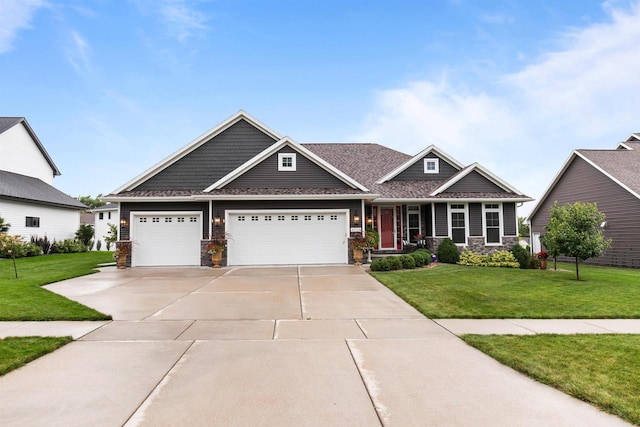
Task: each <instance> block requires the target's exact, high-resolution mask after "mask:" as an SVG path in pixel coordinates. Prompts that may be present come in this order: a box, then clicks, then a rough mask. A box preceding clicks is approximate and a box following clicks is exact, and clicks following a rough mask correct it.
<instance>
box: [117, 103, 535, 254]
mask: <svg viewBox="0 0 640 427" xmlns="http://www.w3.org/2000/svg"><path fill="white" fill-rule="evenodd" d="M104 199H105V200H108V201H112V202H115V203H117V204H118V218H119V219H120V236H119V237H120V240H121V241H122V242H123V243H124V244H128V242H131V248H132V249H131V251H132V252H131V257H130V259H129V262H130V263H131V264H132V265H133V266H151V265H210V263H211V260H210V257H209V256H208V255H207V253H206V251H205V248H206V245H207V243H208V242H209V241H210V239H211V238H212V237H216V236H221V235H224V234H225V233H227V235H229V236H230V239H229V241H228V245H227V249H226V250H225V260H224V261H223V262H225V263H226V265H256V264H346V263H348V262H350V256H351V253H350V251H349V239H351V238H353V237H354V236H355V235H357V234H360V233H363V232H364V231H365V229H366V228H367V227H372V228H374V229H375V230H377V231H378V232H379V234H380V244H379V247H378V248H376V249H377V250H379V251H386V252H402V251H406V250H407V249H408V248H414V247H415V245H416V244H418V243H420V244H423V245H426V246H427V247H428V248H430V249H432V250H435V249H436V248H437V246H438V245H439V244H440V242H441V241H442V240H443V239H445V238H447V237H449V238H452V239H453V240H454V241H455V242H456V243H457V244H458V245H460V246H469V247H472V248H473V249H474V250H476V251H482V252H490V251H493V250H496V249H502V248H510V247H511V246H512V245H514V244H515V243H516V242H517V240H518V237H517V235H518V230H517V212H516V209H517V205H518V204H520V203H522V202H525V201H529V200H531V198H530V197H528V196H526V195H523V194H522V193H521V192H520V191H518V190H516V189H515V188H513V187H512V186H511V185H509V184H508V183H506V182H505V181H503V180H501V179H500V178H498V177H497V176H495V175H494V174H492V173H491V172H489V171H488V170H487V169H485V168H484V167H482V166H481V165H479V164H477V163H474V164H472V165H468V166H464V165H462V164H460V163H459V162H458V161H456V160H454V159H453V158H452V157H450V156H449V155H447V154H445V153H444V152H443V151H441V150H440V149H438V148H436V147H435V146H430V147H428V148H426V149H425V150H423V151H422V152H421V153H419V154H417V155H416V156H413V157H412V156H409V155H407V154H404V153H401V152H398V151H396V150H392V149H390V148H387V147H384V146H382V145H378V144H299V143H297V142H295V141H293V140H292V139H290V138H289V137H283V136H281V135H279V134H278V133H276V132H275V131H273V130H271V129H269V128H268V127H266V126H265V125H263V124H261V123H260V122H259V121H257V120H255V119H254V118H252V117H251V116H249V115H248V114H246V113H245V112H242V111H240V112H239V113H237V114H235V115H234V116H232V117H230V118H229V119H227V120H225V121H224V122H223V123H221V124H220V125H218V126H216V127H215V128H213V129H211V130H210V131H208V132H207V133H205V134H204V135H202V136H200V137H198V138H196V139H195V140H194V141H192V142H191V143H189V144H188V145H186V146H184V147H183V148H182V149H180V150H178V151H177V152H176V153H174V154H172V155H171V156H169V157H167V158H166V159H165V160H163V161H162V162H160V163H158V164H157V165H155V166H153V167H151V168H150V169H148V170H147V171H146V172H144V173H142V174H141V175H139V176H138V177H136V178H134V179H133V180H131V181H129V182H128V183H126V184H124V185H123V186H122V187H120V188H118V189H117V190H115V191H114V192H113V194H111V195H109V196H108V197H105V198H104Z"/></svg>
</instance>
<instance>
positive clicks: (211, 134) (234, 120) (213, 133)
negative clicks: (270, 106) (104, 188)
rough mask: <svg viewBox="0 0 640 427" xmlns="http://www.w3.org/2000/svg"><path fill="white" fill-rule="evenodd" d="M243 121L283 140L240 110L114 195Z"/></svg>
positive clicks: (133, 186) (125, 185)
mask: <svg viewBox="0 0 640 427" xmlns="http://www.w3.org/2000/svg"><path fill="white" fill-rule="evenodd" d="M242 119H244V120H246V121H248V122H249V123H251V124H252V125H253V126H255V127H256V128H258V129H259V130H261V131H263V132H264V133H266V134H267V135H269V136H271V137H272V138H274V139H275V140H280V139H282V137H281V136H280V135H279V134H278V133H276V132H274V131H273V130H271V129H269V128H268V127H267V126H265V125H264V124H262V123H261V122H259V121H258V120H256V119H254V118H253V117H252V116H250V115H249V114H247V113H246V112H244V111H243V110H240V111H238V112H237V113H236V114H234V115H233V116H231V117H229V118H228V119H226V120H225V121H223V122H222V123H220V124H218V125H217V126H215V127H213V128H211V129H210V130H208V131H207V132H205V133H203V134H202V135H200V136H198V137H197V138H195V139H193V140H192V141H191V142H189V143H188V144H186V145H185V146H183V147H182V148H180V149H179V150H178V151H176V152H174V153H173V154H171V155H169V156H168V157H166V158H164V159H163V160H161V161H160V162H158V163H156V164H155V165H153V166H152V167H150V168H149V169H147V170H146V171H144V172H142V173H141V174H140V175H138V176H136V177H135V178H133V179H132V180H131V181H129V182H127V183H126V184H124V185H123V186H121V187H120V188H118V189H116V190H114V191H112V193H120V192H122V191H127V190H131V189H132V188H135V187H136V186H137V185H139V184H141V183H143V182H144V181H146V180H148V179H149V178H151V177H152V176H154V175H156V174H157V173H158V172H160V171H162V170H164V169H166V168H167V167H168V166H170V165H172V164H173V163H175V162H176V161H178V160H179V159H181V158H182V157H184V156H186V155H187V154H189V153H191V152H192V151H194V150H195V149H197V148H198V147H200V146H202V145H203V144H204V143H205V142H207V141H208V140H210V139H211V138H213V137H215V136H216V135H218V134H220V133H222V132H224V131H225V130H227V129H228V128H229V127H231V126H232V125H234V124H236V123H237V122H239V121H240V120H242Z"/></svg>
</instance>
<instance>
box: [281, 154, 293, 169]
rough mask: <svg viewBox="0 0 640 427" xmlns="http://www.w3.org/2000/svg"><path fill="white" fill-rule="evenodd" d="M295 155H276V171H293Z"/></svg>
mask: <svg viewBox="0 0 640 427" xmlns="http://www.w3.org/2000/svg"><path fill="white" fill-rule="evenodd" d="M295 170H296V153H278V171H295Z"/></svg>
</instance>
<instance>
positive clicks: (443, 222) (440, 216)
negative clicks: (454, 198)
mask: <svg viewBox="0 0 640 427" xmlns="http://www.w3.org/2000/svg"><path fill="white" fill-rule="evenodd" d="M434 206H435V215H436V236H448V235H449V218H448V217H447V204H446V203H435V204H434Z"/></svg>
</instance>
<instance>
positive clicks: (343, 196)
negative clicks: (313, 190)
mask: <svg viewBox="0 0 640 427" xmlns="http://www.w3.org/2000/svg"><path fill="white" fill-rule="evenodd" d="M377 196H378V195H377V194H255V195H242V194H238V195H224V194H220V195H194V196H192V199H191V200H345V199H346V200H353V199H362V200H374V199H375V198H376V197H377Z"/></svg>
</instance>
